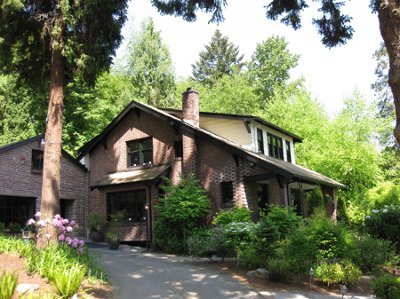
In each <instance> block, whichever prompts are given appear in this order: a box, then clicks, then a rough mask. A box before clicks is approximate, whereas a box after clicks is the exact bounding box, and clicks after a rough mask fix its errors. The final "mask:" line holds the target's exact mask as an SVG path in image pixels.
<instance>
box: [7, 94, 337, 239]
mask: <svg viewBox="0 0 400 299" xmlns="http://www.w3.org/2000/svg"><path fill="white" fill-rule="evenodd" d="M297 142H301V138H300V137H298V136H296V135H294V134H292V133H290V132H288V131H285V130H283V129H282V128H279V127H277V126H275V125H273V124H271V123H269V122H267V121H265V120H263V119H260V118H258V117H254V116H243V115H230V114H220V113H202V112H200V113H199V107H198V94H197V92H196V91H194V90H191V89H188V90H187V91H186V92H185V93H184V94H183V99H182V110H173V109H157V108H154V107H151V106H148V105H145V104H141V103H138V102H132V103H131V104H129V105H128V106H127V107H126V108H125V109H124V110H123V111H122V112H121V113H120V114H119V115H118V116H117V117H116V118H115V119H114V120H113V121H112V122H111V123H110V124H109V125H108V126H107V127H106V128H105V129H104V130H103V131H102V132H101V133H100V134H99V135H98V136H96V137H95V138H94V139H92V140H91V141H90V142H88V143H87V144H86V145H85V146H83V147H82V148H81V150H80V154H79V157H78V159H79V160H80V161H81V162H82V163H83V164H84V165H85V166H86V168H87V169H88V170H89V179H88V182H89V189H90V191H89V194H88V212H89V213H91V212H99V213H101V215H103V217H104V218H105V219H107V220H110V215H112V214H114V213H117V212H120V211H124V212H125V213H124V221H123V222H122V223H121V224H119V225H118V226H117V229H118V230H119V231H120V232H121V234H122V236H123V240H148V241H152V239H153V234H152V231H153V224H154V219H155V211H154V207H153V206H154V203H156V202H157V201H158V198H159V196H160V194H161V193H160V189H159V186H160V184H161V183H162V177H163V176H168V177H170V179H171V180H172V182H174V183H178V182H179V175H180V174H181V173H183V174H184V175H188V174H190V173H195V175H196V177H197V178H198V179H199V180H200V182H201V184H202V185H203V187H204V188H205V189H206V190H207V193H208V195H209V197H210V199H211V200H212V203H213V208H214V210H218V209H221V208H228V207H233V206H241V207H248V208H250V209H251V210H253V211H257V208H259V207H260V208H263V207H265V206H266V205H267V204H280V205H283V206H295V207H296V208H297V210H298V211H299V213H302V214H305V213H306V210H307V201H306V200H305V199H304V196H303V195H304V192H305V191H307V190H312V189H313V188H315V186H320V187H321V189H322V191H323V195H324V200H325V205H326V207H327V209H328V211H329V212H330V214H331V215H332V217H335V215H336V203H337V199H336V189H337V188H343V187H344V185H342V184H340V183H338V182H336V181H334V180H333V179H330V178H328V177H326V176H323V175H321V174H319V173H316V172H314V171H311V170H309V169H306V168H304V167H301V166H299V165H296V164H295V153H294V145H295V143H297ZM82 179H83V178H82ZM0 194H1V192H0Z"/></svg>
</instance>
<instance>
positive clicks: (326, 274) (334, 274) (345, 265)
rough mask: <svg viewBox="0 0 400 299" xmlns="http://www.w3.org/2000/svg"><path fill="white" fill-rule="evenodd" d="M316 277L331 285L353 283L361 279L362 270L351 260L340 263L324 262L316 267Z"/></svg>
mask: <svg viewBox="0 0 400 299" xmlns="http://www.w3.org/2000/svg"><path fill="white" fill-rule="evenodd" d="M315 277H317V278H319V279H320V280H321V281H322V282H323V283H325V284H327V285H328V286H330V285H339V284H345V285H353V284H355V283H356V282H358V281H359V280H360V277H361V271H360V269H358V268H357V266H355V265H354V264H353V263H352V262H350V261H349V260H343V261H341V262H338V263H332V264H330V263H326V262H323V263H322V264H321V265H319V266H317V267H316V269H315Z"/></svg>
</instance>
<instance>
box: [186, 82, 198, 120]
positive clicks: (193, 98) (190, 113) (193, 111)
mask: <svg viewBox="0 0 400 299" xmlns="http://www.w3.org/2000/svg"><path fill="white" fill-rule="evenodd" d="M182 119H183V121H185V122H187V123H188V124H191V125H193V126H195V127H198V126H199V93H198V92H197V91H195V90H194V89H193V88H188V89H187V90H186V91H185V92H184V93H183V94H182Z"/></svg>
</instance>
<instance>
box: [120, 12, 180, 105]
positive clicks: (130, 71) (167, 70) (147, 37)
mask: <svg viewBox="0 0 400 299" xmlns="http://www.w3.org/2000/svg"><path fill="white" fill-rule="evenodd" d="M127 75H128V77H130V79H131V81H132V85H133V86H134V87H136V88H135V97H136V98H137V99H138V100H142V101H144V102H146V103H147V104H150V105H153V106H159V107H161V106H164V107H165V106H169V105H170V104H171V102H172V98H173V95H174V92H175V75H174V71H173V67H172V60H171V56H170V53H169V50H168V47H167V46H166V45H165V44H164V43H163V41H162V38H161V32H160V31H157V30H156V28H155V25H154V22H153V20H152V19H151V18H150V19H148V20H144V21H143V22H142V24H141V27H140V31H139V32H138V33H137V34H136V35H134V36H133V37H132V38H131V40H130V42H129V46H128V61H127Z"/></svg>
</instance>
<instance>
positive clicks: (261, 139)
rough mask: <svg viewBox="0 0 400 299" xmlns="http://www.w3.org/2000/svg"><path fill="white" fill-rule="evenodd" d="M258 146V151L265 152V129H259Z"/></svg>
mask: <svg viewBox="0 0 400 299" xmlns="http://www.w3.org/2000/svg"><path fill="white" fill-rule="evenodd" d="M257 147H258V152H259V153H261V154H264V153H265V151H264V136H263V131H262V130H261V129H257Z"/></svg>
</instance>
